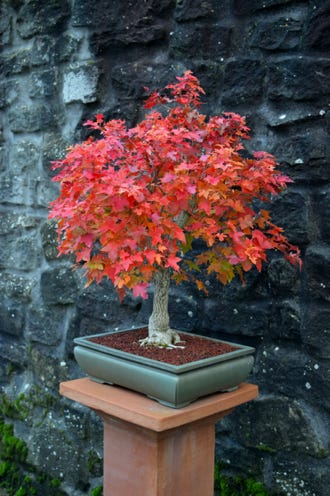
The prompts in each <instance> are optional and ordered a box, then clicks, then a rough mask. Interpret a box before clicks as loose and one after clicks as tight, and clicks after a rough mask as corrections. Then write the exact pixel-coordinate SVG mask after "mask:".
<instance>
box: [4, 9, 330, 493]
mask: <svg viewBox="0 0 330 496" xmlns="http://www.w3.org/2000/svg"><path fill="white" fill-rule="evenodd" d="M1 8H2V12H1V18H0V19H1V20H0V32H1V35H2V43H1V47H2V54H1V73H2V77H1V82H0V107H1V111H2V125H1V135H0V143H1V158H2V161H1V165H0V199H1V207H0V215H1V223H0V233H1V238H0V271H1V274H0V288H1V299H0V357H1V360H0V382H1V387H2V397H1V408H0V411H1V413H2V415H5V416H6V418H7V419H8V421H12V422H14V423H15V432H16V435H18V436H19V437H21V438H22V439H25V440H26V442H27V443H28V446H29V448H30V451H29V458H30V461H31V462H33V463H35V464H36V465H37V466H39V467H41V468H43V469H45V470H46V471H47V472H48V473H50V474H51V475H52V476H53V477H58V478H60V479H62V480H63V487H64V488H68V489H67V490H68V494H70V495H74V494H76V495H82V494H89V491H90V489H89V488H90V486H89V484H90V483H91V484H92V485H93V484H94V485H95V484H96V483H99V481H100V479H98V477H100V476H101V473H102V467H101V464H100V458H101V457H102V442H101V441H102V430H101V423H100V421H99V420H98V419H97V417H96V416H94V415H92V414H90V413H89V412H87V411H86V410H85V409H83V408H81V407H80V406H79V405H76V404H73V403H72V402H69V401H65V400H64V399H61V398H60V397H59V396H58V393H57V391H58V386H59V382H61V381H63V380H68V379H70V378H75V377H79V376H80V375H81V372H80V370H79V369H78V367H77V366H76V364H75V361H74V359H73V356H72V339H73V338H74V337H76V336H79V335H84V334H88V333H96V332H102V331H103V330H105V329H108V328H123V327H127V326H131V325H133V324H134V325H138V324H140V323H144V322H145V321H146V319H147V316H148V313H149V311H150V301H149V300H147V301H140V300H135V299H133V298H132V297H129V296H127V298H125V300H124V301H123V303H122V304H120V303H119V302H118V299H117V297H116V294H115V293H114V291H113V289H112V287H111V285H110V284H109V283H104V284H102V285H100V286H96V285H95V286H94V285H92V286H90V287H89V288H88V289H84V282H83V280H82V279H81V277H80V275H79V273H78V272H72V271H71V264H70V261H69V260H67V259H58V258H57V257H56V241H55V235H54V229H53V226H52V225H51V224H49V223H48V222H47V206H48V203H49V202H50V201H51V200H52V199H54V198H55V197H56V194H57V189H56V186H55V184H54V183H52V182H51V176H52V172H51V170H50V160H52V159H56V158H59V157H61V156H62V155H63V152H64V150H65V147H66V146H67V145H68V144H69V143H71V142H75V141H78V140H80V139H82V138H83V137H84V128H83V127H82V123H83V122H84V120H86V119H87V118H91V117H92V116H93V115H94V114H95V113H97V112H102V113H104V114H105V115H106V117H108V118H115V117H116V118H117V117H120V118H125V119H126V120H127V122H128V124H132V123H135V122H136V121H137V119H138V118H139V116H140V114H141V103H142V100H143V97H144V89H143V87H144V86H150V87H159V86H161V85H165V84H167V83H169V82H171V81H173V80H174V78H175V76H176V75H179V74H182V73H183V71H184V70H186V69H191V70H192V71H193V72H194V73H195V74H196V75H197V76H198V77H199V78H200V80H201V83H202V85H203V87H204V88H205V90H206V92H207V95H206V98H205V101H206V105H205V107H204V108H205V112H206V113H208V112H212V113H218V112H221V111H222V110H225V111H235V112H239V113H241V114H244V115H246V116H247V121H248V124H249V126H250V127H252V129H253V139H252V142H251V144H250V146H251V148H253V149H266V150H268V151H270V152H272V153H274V154H275V155H276V156H277V157H278V160H279V161H280V163H281V165H282V169H283V171H284V172H285V173H287V174H289V175H290V176H291V177H292V178H293V179H294V183H293V184H292V186H290V188H289V190H288V191H287V192H286V193H285V194H284V195H283V196H282V197H281V198H280V199H277V200H276V201H275V202H274V204H273V206H272V211H273V218H274V220H276V222H278V223H279V224H280V225H282V226H283V227H284V228H285V229H286V233H287V235H288V237H289V239H290V241H291V242H293V243H298V244H299V246H300V247H301V250H302V254H303V269H302V271H301V272H299V271H297V270H296V269H294V268H292V267H291V266H289V265H288V264H287V263H286V262H285V261H284V260H283V258H280V257H278V256H277V255H276V254H272V255H271V256H270V261H269V263H268V264H267V265H266V266H265V267H264V269H263V271H262V272H261V273H257V272H251V273H249V274H248V276H247V281H246V285H245V286H244V287H241V286H240V284H239V283H238V282H237V281H236V282H234V283H232V284H231V285H230V286H228V287H221V286H219V285H217V284H216V283H214V281H210V282H209V284H210V286H211V287H212V291H211V294H210V296H209V297H208V298H206V297H205V296H203V295H201V294H198V293H197V292H196V290H195V289H193V288H190V287H189V286H182V287H175V288H173V290H172V292H171V303H170V310H171V316H172V326H173V327H177V328H181V329H182V330H188V331H192V332H198V333H203V334H205V335H210V336H215V337H224V338H226V339H228V340H233V341H238V342H242V343H246V344H250V345H253V346H255V347H256V348H257V353H256V365H255V368H254V372H253V376H252V377H251V380H252V381H253V382H255V383H257V384H259V386H260V397H259V399H258V400H257V401H255V402H253V403H251V404H249V405H247V406H246V407H241V408H239V409H237V411H236V412H235V413H234V414H233V415H231V416H229V417H228V418H227V419H226V420H225V421H223V422H222V423H221V424H219V437H218V446H217V452H218V456H219V458H220V459H221V460H222V462H223V464H224V466H225V468H226V469H227V470H228V471H230V472H231V473H240V474H243V475H244V474H245V475H249V476H250V475H252V476H254V477H255V478H259V479H261V480H264V481H265V483H266V485H267V486H268V488H269V489H270V490H272V491H273V492H274V493H275V494H278V495H283V496H284V495H289V494H290V495H292V496H293V495H294V496H328V494H329V487H330V459H329V441H330V437H329V424H330V394H329V391H330V389H329V388H330V327H329V322H330V307H329V301H330V291H329V286H330V271H329V263H330V248H329V243H330V221H329V218H330V186H329V176H330V172H329V171H330V162H329V140H328V139H327V135H328V132H329V127H330V118H329V116H330V112H329V94H330V77H329V74H330V72H329V69H330V58H329V49H330V38H329V28H330V21H329V19H330V2H329V1H322V0H314V1H312V0H310V1H307V0H305V1H304V0H295V1H294V0H250V1H243V0H223V1H219V0H203V1H202V0H178V1H174V0H158V1H154V0H146V1H143V2H142V1H140V2H139V1H136V2H134V1H125V2H121V1H120V0H96V1H94V2H90V1H88V0H75V1H74V0H48V1H40V0H2V4H1ZM22 405H24V408H23V407H22ZM27 412H28V413H27ZM182 496H183V495H182Z"/></svg>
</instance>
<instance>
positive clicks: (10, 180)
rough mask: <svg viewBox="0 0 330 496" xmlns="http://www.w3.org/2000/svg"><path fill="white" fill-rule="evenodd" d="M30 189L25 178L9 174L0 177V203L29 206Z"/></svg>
mask: <svg viewBox="0 0 330 496" xmlns="http://www.w3.org/2000/svg"><path fill="white" fill-rule="evenodd" d="M30 191H31V187H30V184H29V182H28V178H27V177H26V176H17V175H13V174H11V173H7V174H2V175H1V176H0V201H1V202H3V203H9V204H11V205H13V204H14V205H30V204H31V198H30Z"/></svg>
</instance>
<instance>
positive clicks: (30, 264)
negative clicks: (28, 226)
mask: <svg viewBox="0 0 330 496" xmlns="http://www.w3.org/2000/svg"><path fill="white" fill-rule="evenodd" d="M41 260H42V251H41V248H40V246H39V242H38V233H36V232H33V231H32V232H29V233H22V234H21V235H20V236H19V237H16V236H13V235H7V236H2V238H1V240H0V267H1V268H7V269H11V268H12V267H15V270H21V271H24V272H29V271H33V270H34V269H36V268H37V267H39V266H40V264H41Z"/></svg>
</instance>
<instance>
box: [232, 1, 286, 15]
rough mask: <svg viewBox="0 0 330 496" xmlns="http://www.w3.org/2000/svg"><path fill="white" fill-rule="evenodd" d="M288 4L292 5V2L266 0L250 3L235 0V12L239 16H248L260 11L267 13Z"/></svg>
mask: <svg viewBox="0 0 330 496" xmlns="http://www.w3.org/2000/svg"><path fill="white" fill-rule="evenodd" d="M288 3H292V0H264V1H262V2H260V1H259V0H250V1H249V2H246V1H245V0H233V11H234V13H235V15H237V16H246V15H250V14H253V13H254V12H258V11H259V10H261V11H266V12H267V9H270V8H272V7H277V6H280V5H285V4H288Z"/></svg>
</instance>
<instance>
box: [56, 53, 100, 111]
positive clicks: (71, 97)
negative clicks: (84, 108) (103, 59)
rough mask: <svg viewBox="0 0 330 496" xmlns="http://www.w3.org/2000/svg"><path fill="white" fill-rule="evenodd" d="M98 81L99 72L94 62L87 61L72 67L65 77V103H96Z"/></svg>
mask: <svg viewBox="0 0 330 496" xmlns="http://www.w3.org/2000/svg"><path fill="white" fill-rule="evenodd" d="M98 79H99V70H98V67H97V65H96V64H95V63H94V62H92V61H90V62H88V61H87V62H82V63H77V64H75V65H71V66H70V67H69V69H68V70H67V71H66V72H65V73H64V76H63V101H64V103H72V102H82V103H91V102H95V101H96V99H97V83H98Z"/></svg>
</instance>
